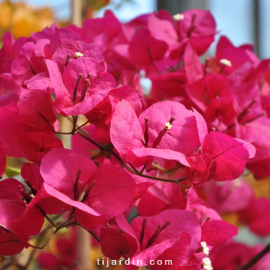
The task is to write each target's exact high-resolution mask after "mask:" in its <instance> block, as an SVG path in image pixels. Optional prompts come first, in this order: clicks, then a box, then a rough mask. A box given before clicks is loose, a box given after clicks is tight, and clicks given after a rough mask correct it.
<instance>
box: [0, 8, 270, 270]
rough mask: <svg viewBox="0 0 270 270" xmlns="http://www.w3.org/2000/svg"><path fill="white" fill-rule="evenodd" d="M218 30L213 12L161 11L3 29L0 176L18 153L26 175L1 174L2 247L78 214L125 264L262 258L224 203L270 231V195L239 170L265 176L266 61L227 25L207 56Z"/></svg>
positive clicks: (218, 264) (217, 264) (171, 268)
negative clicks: (66, 140) (21, 30)
mask: <svg viewBox="0 0 270 270" xmlns="http://www.w3.org/2000/svg"><path fill="white" fill-rule="evenodd" d="M216 34H217V29H216V23H215V20H214V18H213V16H212V15H211V13H210V12H209V11H204V10H189V11H186V12H184V13H183V14H177V15H175V16H173V17H172V16H171V15H169V13H168V12H166V11H164V10H161V11H159V12H157V13H151V14H146V15H142V16H139V17H137V18H135V19H134V20H132V21H131V22H128V23H125V24H122V23H120V22H119V21H118V19H117V18H116V17H115V16H114V15H113V13H112V12H110V11H107V12H106V14H105V16H104V17H103V18H99V19H90V20H86V21H85V22H84V23H83V26H82V28H78V27H76V26H73V25H71V26H69V27H67V28H66V29H59V28H57V27H56V26H54V25H53V26H51V27H48V28H45V29H44V30H43V31H41V32H38V33H34V34H32V35H31V37H28V38H26V37H21V38H19V39H17V40H16V41H14V39H13V37H12V36H11V34H10V33H6V34H5V35H4V37H3V46H2V48H1V50H0V74H1V75H0V91H1V96H0V106H1V108H0V126H1V128H0V143H1V145H0V174H1V175H3V174H4V173H5V167H6V156H9V157H15V158H24V159H23V164H22V167H21V177H22V178H23V179H24V181H18V180H16V179H14V178H6V177H3V180H1V181H0V226H1V227H0V254H1V255H3V256H11V255H15V254H18V253H20V252H21V251H22V250H23V249H24V248H29V249H30V248H39V249H40V248H43V247H44V246H46V244H47V243H48V242H49V241H50V239H51V237H50V238H48V237H47V236H46V237H45V236H44V235H45V234H44V230H45V231H51V235H52V236H53V235H54V234H56V233H57V232H58V231H60V230H62V229H63V228H66V227H76V226H81V227H83V228H84V229H85V230H87V231H88V232H89V233H90V234H91V235H93V236H94V237H95V238H96V239H97V240H98V241H99V242H100V246H101V250H102V253H103V254H104V256H106V257H107V258H110V259H111V260H119V262H123V264H124V263H125V262H127V261H128V262H129V263H128V264H127V265H126V267H127V269H130V270H132V269H138V267H142V266H146V267H148V268H149V269H153V270H157V269H168V270H196V269H198V270H199V269H207V270H211V269H216V270H229V269H240V268H239V267H242V266H243V265H244V264H245V263H248V262H249V261H250V262H251V263H250V265H249V266H247V267H248V268H242V269H249V267H253V265H254V264H255V263H257V264H256V266H254V267H255V268H253V269H268V268H267V266H265V265H269V258H268V257H267V256H266V257H264V259H263V260H260V261H259V259H257V260H255V261H254V260H253V261H252V258H253V256H255V255H256V254H259V257H260V256H261V257H262V255H260V254H262V253H260V252H261V251H262V250H263V247H262V246H257V247H255V248H253V249H252V248H249V247H247V246H245V245H242V244H237V243H234V242H232V241H231V240H229V239H231V238H232V237H233V236H235V235H237V232H238V229H237V227H235V226H233V225H231V224H230V223H227V222H225V221H223V220H222V218H221V216H220V214H223V213H239V215H240V217H241V220H242V222H243V223H245V224H247V225H248V226H249V227H250V230H251V231H253V232H254V233H256V234H258V235H260V236H266V235H268V234H269V233H270V216H269V215H268V213H269V207H270V202H269V201H268V200H267V199H257V198H256V197H255V196H254V194H253V191H252V189H251V187H250V186H249V185H248V184H247V183H246V182H244V181H243V179H242V178H241V175H243V173H244V171H249V172H251V173H253V174H254V176H255V177H256V178H257V179H260V178H262V177H266V176H270V166H269V162H270V140H269V138H270V119H269V117H270V95H269V94H270V77H269V74H270V73H269V72H270V70H269V63H270V60H263V61H261V60H259V59H258V57H257V56H256V55H255V54H254V53H253V48H252V46H251V45H243V46H240V47H235V46H234V45H233V44H232V43H231V42H230V41H229V39H227V38H226V37H224V36H221V37H220V39H219V41H218V43H217V47H216V54H215V56H214V57H212V58H201V56H202V55H204V54H205V52H206V51H207V49H208V48H209V46H210V45H211V44H212V43H213V41H214V38H215V35H216ZM142 77H145V78H147V79H149V80H151V82H152V87H151V91H150V93H147V95H146V93H145V92H144V91H143V89H142V86H141V83H140V82H141V79H142ZM63 118H66V119H67V120H68V121H70V122H71V123H72V127H71V129H70V131H68V132H62V131H61V132H60V131H59V130H61V129H60V128H61V125H59V122H61V121H59V120H60V119H63ZM82 119H84V121H83V122H82ZM60 135H61V137H62V138H63V137H64V136H70V135H72V136H71V137H72V139H71V149H67V148H64V147H63V143H62V141H61V140H60ZM4 176H5V175H4ZM202 194H203V195H202ZM45 220H47V221H46V222H45ZM48 224H49V225H48ZM34 238H40V239H42V241H39V243H41V242H42V243H44V242H45V244H44V245H43V246H42V245H41V244H40V245H39V246H34V245H33V244H31V243H32V242H31V239H34ZM227 240H229V242H228V243H227V244H226V241H227ZM53 258H54V260H56V258H55V257H53ZM267 260H268V262H267ZM17 266H18V265H17ZM73 267H75V268H76V266H74V265H73ZM265 267H266V268H265ZM75 268H72V269H75ZM22 269H25V268H22ZM53 269H54V268H53ZM56 269H60V268H56Z"/></svg>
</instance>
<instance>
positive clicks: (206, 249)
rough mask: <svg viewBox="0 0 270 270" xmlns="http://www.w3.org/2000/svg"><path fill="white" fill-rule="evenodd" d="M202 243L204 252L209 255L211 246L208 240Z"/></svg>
mask: <svg viewBox="0 0 270 270" xmlns="http://www.w3.org/2000/svg"><path fill="white" fill-rule="evenodd" d="M201 245H202V248H203V253H204V254H206V255H207V256H208V255H209V248H208V247H207V244H206V242H201Z"/></svg>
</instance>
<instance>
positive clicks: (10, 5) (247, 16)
mask: <svg viewBox="0 0 270 270" xmlns="http://www.w3.org/2000/svg"><path fill="white" fill-rule="evenodd" d="M191 8H200V9H210V10H211V12H212V13H213V15H214V17H215V18H216V21H217V26H218V30H219V31H220V32H219V35H220V34H226V35H227V36H228V37H229V38H230V39H231V41H232V42H233V43H234V45H236V46H238V45H241V44H244V43H252V44H254V45H255V50H256V53H257V54H258V55H259V56H260V58H269V57H270V46H268V44H269V43H270V35H268V26H269V25H270V17H269V16H268V11H269V10H270V1H269V0H237V1H227V0H219V1H216V0H57V1H55V0H4V1H0V38H1V36H2V35H3V33H5V32H6V31H11V32H12V33H13V35H14V36H15V38H18V37H19V36H27V35H30V33H31V31H34V32H35V31H39V30H41V29H42V28H44V27H45V26H47V25H50V24H52V23H53V22H56V24H57V25H58V26H60V27H61V26H66V25H68V24H70V23H71V22H73V23H75V24H80V21H81V20H84V19H86V18H91V17H101V16H102V15H103V13H104V11H105V10H106V9H112V10H113V11H114V13H115V14H116V16H117V17H118V18H119V19H120V20H121V21H122V22H126V21H129V20H130V19H132V18H134V17H136V16H137V15H139V14H143V13H148V12H152V11H154V10H158V9H167V10H169V11H170V12H171V13H173V14H174V13H181V12H183V11H185V10H187V9H191ZM214 47H215V46H213V47H212V48H211V49H210V50H213V48H214Z"/></svg>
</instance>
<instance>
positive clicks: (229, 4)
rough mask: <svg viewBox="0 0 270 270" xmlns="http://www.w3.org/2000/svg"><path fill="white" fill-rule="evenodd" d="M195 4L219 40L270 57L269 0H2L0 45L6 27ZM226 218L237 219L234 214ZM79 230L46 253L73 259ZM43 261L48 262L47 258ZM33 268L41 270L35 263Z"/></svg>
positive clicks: (128, 15) (249, 237)
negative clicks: (247, 46)
mask: <svg viewBox="0 0 270 270" xmlns="http://www.w3.org/2000/svg"><path fill="white" fill-rule="evenodd" d="M194 8H200V9H207V10H208V9H209V10H211V12H212V14H213V16H214V17H215V19H216V22H217V29H218V30H219V32H218V34H217V37H216V40H218V38H219V36H220V35H226V36H227V37H229V39H230V40H231V41H232V43H233V44H234V45H235V46H239V45H242V44H245V43H252V44H254V49H255V52H256V53H257V55H258V56H259V57H260V58H262V59H264V58H270V33H269V32H268V29H269V27H270V16H269V11H270V1H269V0H237V1H228V0H0V44H1V38H2V36H3V34H4V33H6V32H8V31H11V32H12V34H13V36H14V37H15V39H16V38H18V37H20V36H29V35H30V34H31V32H37V31H40V30H42V29H43V28H44V27H46V26H48V25H51V24H52V23H56V25H57V26H59V27H65V26H67V25H69V24H70V23H74V24H77V25H80V24H81V22H82V21H83V20H84V19H87V18H96V17H102V16H103V14H104V12H105V11H106V10H107V9H111V10H113V12H114V13H115V15H116V16H117V17H118V18H119V20H120V21H122V22H127V21H129V20H131V19H133V18H134V17H136V16H138V15H141V14H143V13H149V12H153V11H155V10H158V9H167V10H168V11H170V12H171V13H172V15H174V14H175V13H182V12H184V11H185V10H188V9H194ZM215 45H216V44H213V45H212V46H211V47H210V49H209V51H208V52H207V54H209V55H211V54H214V50H215ZM0 47H1V46H0ZM0 61H1V60H0ZM146 83H147V82H146ZM16 166H17V165H16V164H13V169H12V170H11V171H10V176H15V175H16ZM18 166H20V165H18ZM250 183H251V184H252V185H253V186H254V189H255V191H256V194H257V195H258V196H262V197H266V196H269V195H268V190H269V181H261V182H257V183H255V182H254V181H252V180H250ZM266 194H267V195H266ZM225 218H226V219H228V221H231V222H232V223H234V220H233V218H234V217H233V216H230V217H225ZM76 234H77V232H75V231H72V232H71V233H70V232H64V233H62V235H60V237H59V238H56V239H55V240H54V241H52V243H50V245H49V247H48V252H49V253H50V254H53V256H56V258H58V259H59V260H62V259H65V258H62V257H61V256H62V255H63V254H65V252H66V253H67V254H68V256H69V258H73V257H74V256H76V250H75V246H74V245H73V244H72V241H75V240H74V239H75V238H76V237H75V235H76ZM63 239H64V240H63ZM237 240H238V241H239V242H243V243H246V244H250V245H255V244H257V243H265V244H266V243H268V242H269V240H270V239H266V238H259V237H257V236H255V235H253V234H252V233H250V231H249V230H248V229H247V228H246V227H242V228H240V233H239V235H238V236H237ZM59 241H60V242H59ZM63 241H64V242H63ZM90 242H91V246H92V248H91V249H90V252H91V255H90V256H89V258H91V261H92V262H91V264H92V267H91V269H102V267H97V266H96V265H94V264H95V262H96V259H97V258H99V257H101V258H102V254H101V252H100V249H99V248H98V246H97V243H96V242H95V241H94V240H93V239H92V240H91V239H90V240H89V243H90ZM61 254H62V255H61ZM26 255H27V254H26ZM25 257H27V256H25ZM43 259H44V260H46V257H44V258H43ZM0 265H1V261H0ZM32 267H33V268H31V269H39V268H38V265H37V264H34V265H33V266H32ZM1 269H2V268H1ZM103 269H108V268H103ZM113 269H120V268H116V267H114V268H113ZM121 269H123V268H121Z"/></svg>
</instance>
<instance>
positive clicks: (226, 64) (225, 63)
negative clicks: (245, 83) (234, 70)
mask: <svg viewBox="0 0 270 270" xmlns="http://www.w3.org/2000/svg"><path fill="white" fill-rule="evenodd" d="M219 62H220V64H223V65H224V66H228V67H231V66H232V63H231V61H229V60H227V59H220V61H219Z"/></svg>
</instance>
